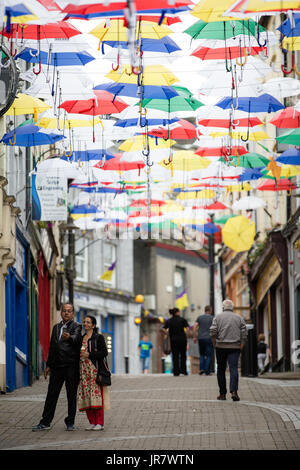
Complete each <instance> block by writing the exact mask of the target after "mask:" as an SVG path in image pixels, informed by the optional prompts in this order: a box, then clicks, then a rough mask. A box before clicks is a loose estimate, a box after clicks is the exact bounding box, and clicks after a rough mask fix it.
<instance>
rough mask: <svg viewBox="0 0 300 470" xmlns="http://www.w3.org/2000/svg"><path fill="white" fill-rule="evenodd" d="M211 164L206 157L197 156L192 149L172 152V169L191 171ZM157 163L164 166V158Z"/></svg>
mask: <svg viewBox="0 0 300 470" xmlns="http://www.w3.org/2000/svg"><path fill="white" fill-rule="evenodd" d="M210 164H211V161H210V160H209V159H208V158H205V157H204V158H203V157H199V155H197V154H195V153H194V152H193V151H192V150H180V151H178V152H174V155H173V159H172V165H173V170H174V171H176V170H177V171H192V170H203V169H205V168H207V167H208V166H209V165H210ZM159 165H161V166H162V167H165V166H166V165H165V163H164V160H162V161H160V162H159Z"/></svg>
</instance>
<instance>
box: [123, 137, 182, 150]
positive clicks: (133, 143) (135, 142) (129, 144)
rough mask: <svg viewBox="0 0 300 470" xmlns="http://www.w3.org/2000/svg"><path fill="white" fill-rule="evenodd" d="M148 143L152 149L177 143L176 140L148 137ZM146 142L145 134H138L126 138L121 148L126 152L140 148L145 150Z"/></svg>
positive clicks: (163, 147) (168, 146)
mask: <svg viewBox="0 0 300 470" xmlns="http://www.w3.org/2000/svg"><path fill="white" fill-rule="evenodd" d="M156 140H157V142H156ZM148 143H149V149H150V150H159V149H165V148H170V146H171V145H174V144H175V140H164V139H152V138H148ZM145 144H146V138H145V136H143V135H137V136H135V137H134V138H132V139H127V140H125V141H124V142H123V143H122V144H121V145H120V147H119V150H123V151H124V152H138V151H140V150H143V148H144V146H145Z"/></svg>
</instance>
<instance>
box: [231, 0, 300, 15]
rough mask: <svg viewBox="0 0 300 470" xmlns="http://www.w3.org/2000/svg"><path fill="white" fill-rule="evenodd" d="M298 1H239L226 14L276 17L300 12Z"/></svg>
mask: <svg viewBox="0 0 300 470" xmlns="http://www.w3.org/2000/svg"><path fill="white" fill-rule="evenodd" d="M299 9H300V7H299V1H298V0H274V1H272V0H268V1H265V0H239V1H237V2H235V3H233V5H232V6H231V7H229V8H228V10H227V11H226V12H225V14H226V15H228V16H239V17H243V16H245V17H247V16H249V15H257V14H259V13H264V14H269V15H274V14H275V13H283V12H286V11H289V10H299Z"/></svg>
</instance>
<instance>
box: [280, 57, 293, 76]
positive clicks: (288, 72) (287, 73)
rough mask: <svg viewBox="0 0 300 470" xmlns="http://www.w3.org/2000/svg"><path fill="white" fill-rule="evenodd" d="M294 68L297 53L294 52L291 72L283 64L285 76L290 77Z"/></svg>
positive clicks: (282, 68)
mask: <svg viewBox="0 0 300 470" xmlns="http://www.w3.org/2000/svg"><path fill="white" fill-rule="evenodd" d="M294 67H295V52H294V51H293V52H292V66H291V68H290V70H286V68H285V66H284V64H281V70H282V72H283V73H284V75H289V74H290V73H292V72H293V70H294Z"/></svg>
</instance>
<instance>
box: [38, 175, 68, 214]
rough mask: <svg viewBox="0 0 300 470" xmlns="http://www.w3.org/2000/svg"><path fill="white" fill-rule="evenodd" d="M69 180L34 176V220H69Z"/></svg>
mask: <svg viewBox="0 0 300 470" xmlns="http://www.w3.org/2000/svg"><path fill="white" fill-rule="evenodd" d="M67 191H68V188H67V179H66V178H61V177H56V176H46V175H32V193H31V194H32V220H41V221H55V220H60V221H66V220H67V216H68V213H67Z"/></svg>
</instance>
